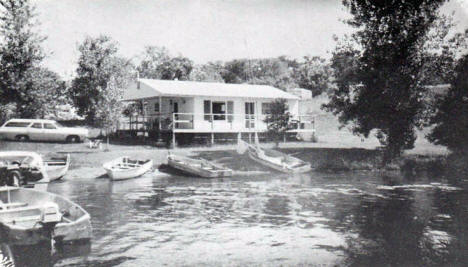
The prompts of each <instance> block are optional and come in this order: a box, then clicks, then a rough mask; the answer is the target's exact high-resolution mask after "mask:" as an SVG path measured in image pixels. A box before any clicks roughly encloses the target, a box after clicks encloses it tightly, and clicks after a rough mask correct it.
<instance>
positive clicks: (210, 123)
mask: <svg viewBox="0 0 468 267" xmlns="http://www.w3.org/2000/svg"><path fill="white" fill-rule="evenodd" d="M161 100H162V103H161V104H160V106H159V108H160V110H159V112H157V111H155V103H159V98H151V99H147V100H145V102H146V109H145V112H146V115H148V116H151V117H156V116H157V115H158V114H159V113H161V114H163V116H164V117H166V116H167V117H169V118H171V119H172V113H173V111H174V105H175V103H177V105H178V113H188V114H179V115H178V117H177V118H176V119H177V120H180V121H185V122H181V123H178V124H177V125H176V128H177V129H176V131H181V132H200V133H207V132H248V131H252V132H255V131H266V130H267V125H266V123H264V122H263V120H264V119H265V117H266V115H265V114H263V111H262V104H263V103H271V102H272V101H274V100H273V99H251V98H221V97H161ZM205 100H209V101H211V102H226V104H225V112H226V114H225V119H224V120H207V119H205V117H206V116H205V110H204V101H205ZM228 101H233V105H234V106H233V116H232V118H233V119H232V120H229V118H230V116H229V114H227V102H228ZM247 102H253V103H254V113H255V115H256V116H255V118H254V119H252V120H251V121H250V122H251V123H252V124H251V125H252V126H253V128H248V123H246V115H245V113H246V110H245V103H247ZM298 102H299V101H298V100H288V106H289V112H291V114H293V117H297V115H298V114H299V103H298ZM210 118H212V117H210ZM188 121H190V123H189V122H188Z"/></svg>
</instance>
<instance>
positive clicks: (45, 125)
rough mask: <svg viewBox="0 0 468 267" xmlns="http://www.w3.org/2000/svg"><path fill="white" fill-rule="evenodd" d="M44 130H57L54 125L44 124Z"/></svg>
mask: <svg viewBox="0 0 468 267" xmlns="http://www.w3.org/2000/svg"><path fill="white" fill-rule="evenodd" d="M44 129H57V127H55V125H53V124H52V123H44Z"/></svg>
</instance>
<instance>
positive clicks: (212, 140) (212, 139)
mask: <svg viewBox="0 0 468 267" xmlns="http://www.w3.org/2000/svg"><path fill="white" fill-rule="evenodd" d="M211 144H212V145H214V132H211Z"/></svg>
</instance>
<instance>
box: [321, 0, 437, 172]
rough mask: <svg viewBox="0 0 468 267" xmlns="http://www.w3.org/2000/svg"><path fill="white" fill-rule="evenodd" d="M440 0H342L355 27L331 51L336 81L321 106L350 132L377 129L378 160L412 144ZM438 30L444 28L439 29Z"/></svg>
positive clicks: (365, 132) (365, 133)
mask: <svg viewBox="0 0 468 267" xmlns="http://www.w3.org/2000/svg"><path fill="white" fill-rule="evenodd" d="M444 2H445V1H444V0H418V1H404V0H392V1H378V2H375V1H361V0H343V4H344V5H345V6H346V7H347V8H348V9H349V10H350V12H351V14H352V16H353V18H352V19H350V20H349V21H347V23H348V24H349V25H351V26H353V27H355V28H357V31H356V32H355V33H354V34H352V35H351V37H350V38H348V39H343V40H342V42H341V43H339V44H338V46H337V48H336V50H335V51H334V52H333V58H332V67H333V69H334V74H335V78H336V81H335V84H336V85H337V88H335V89H333V91H332V93H331V97H330V98H331V99H330V102H329V103H328V104H326V105H325V108H326V109H328V110H329V111H332V112H333V113H334V114H335V115H338V116H339V120H340V122H341V123H342V124H347V123H352V124H353V128H352V130H353V132H354V133H355V134H359V135H363V136H365V137H368V135H369V134H370V132H371V130H374V129H376V130H377V137H378V138H379V141H380V142H381V144H382V145H384V146H385V150H384V157H383V163H384V164H385V163H387V162H389V161H390V160H391V159H393V158H395V157H397V156H399V155H400V153H401V152H402V151H403V150H404V149H410V148H412V147H413V146H414V141H415V139H416V135H415V129H414V128H415V127H417V126H421V124H422V119H421V117H420V114H421V111H422V109H423V108H424V106H425V105H424V102H423V95H424V91H425V89H424V84H423V80H424V75H423V71H422V70H423V66H424V63H425V59H427V57H425V55H427V51H428V49H427V46H426V45H427V44H428V43H429V42H428V38H429V37H430V35H429V33H430V31H431V30H434V29H435V31H436V32H437V33H440V31H438V30H439V29H437V28H434V25H435V22H436V21H437V19H438V17H437V10H438V8H439V7H440V6H441V5H442V4H443V3H444ZM440 34H441V35H443V33H440Z"/></svg>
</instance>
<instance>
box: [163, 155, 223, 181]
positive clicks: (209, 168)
mask: <svg viewBox="0 0 468 267" xmlns="http://www.w3.org/2000/svg"><path fill="white" fill-rule="evenodd" d="M167 164H168V165H169V166H170V167H172V168H174V169H177V170H179V171H182V172H183V173H186V174H189V175H192V176H198V177H205V178H216V177H228V176H232V170H231V169H229V168H225V167H223V166H220V165H218V164H215V163H213V162H210V161H208V160H205V159H193V158H189V157H184V156H179V155H173V154H169V155H167Z"/></svg>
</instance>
